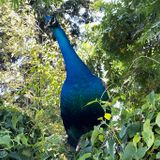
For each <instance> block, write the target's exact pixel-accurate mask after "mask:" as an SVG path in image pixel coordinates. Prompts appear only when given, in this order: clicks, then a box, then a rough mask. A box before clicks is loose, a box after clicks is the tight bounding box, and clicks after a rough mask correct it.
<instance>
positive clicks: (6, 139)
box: [0, 135, 11, 148]
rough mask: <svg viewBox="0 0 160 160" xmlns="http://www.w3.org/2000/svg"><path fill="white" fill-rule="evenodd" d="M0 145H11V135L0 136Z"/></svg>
mask: <svg viewBox="0 0 160 160" xmlns="http://www.w3.org/2000/svg"><path fill="white" fill-rule="evenodd" d="M0 145H3V146H5V147H8V148H9V147H11V137H10V136H9V135H4V136H0Z"/></svg>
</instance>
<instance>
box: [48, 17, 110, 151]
mask: <svg viewBox="0 0 160 160" xmlns="http://www.w3.org/2000/svg"><path fill="white" fill-rule="evenodd" d="M46 21H47V23H48V24H49V27H50V28H51V30H52V32H53V35H54V36H55V38H56V40H57V41H58V44H59V46H60V49H61V52H62V54H63V58H64V62H65V66H66V73H67V77H66V80H65V82H64V84H63V87H62V91H61V116H62V119H63V123H64V127H65V130H66V132H67V134H68V142H69V144H70V145H71V146H73V147H74V148H75V147H76V146H77V143H78V141H79V139H80V137H81V135H83V134H84V133H86V132H88V131H90V130H92V129H93V126H94V125H97V124H99V120H98V118H99V117H103V116H104V110H103V109H102V108H101V106H100V105H99V104H98V103H92V104H90V105H88V106H85V105H86V104H87V103H89V102H91V101H94V100H95V99H102V100H108V95H107V93H106V92H105V87H104V85H103V83H102V81H101V80H100V79H99V78H98V77H96V76H95V75H93V74H92V73H91V71H90V70H89V69H88V67H87V66H86V65H85V64H84V63H83V62H82V60H81V59H80V58H79V57H78V55H77V54H76V52H75V51H74V49H73V47H72V46H71V44H70V42H69V40H68V38H67V36H66V34H65V33H64V31H63V29H62V28H61V27H60V25H59V24H58V22H57V21H56V19H55V18H54V17H52V16H51V17H50V16H47V17H46ZM102 95H103V96H102Z"/></svg>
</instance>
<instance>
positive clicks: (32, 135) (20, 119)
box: [0, 106, 42, 160]
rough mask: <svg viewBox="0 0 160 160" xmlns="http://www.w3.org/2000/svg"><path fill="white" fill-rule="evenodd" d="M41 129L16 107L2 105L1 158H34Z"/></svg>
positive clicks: (0, 121)
mask: <svg viewBox="0 0 160 160" xmlns="http://www.w3.org/2000/svg"><path fill="white" fill-rule="evenodd" d="M41 136H42V135H41V131H40V129H39V127H38V126H36V124H35V123H34V122H33V121H32V119H31V118H30V117H29V116H27V115H26V114H25V113H22V112H20V111H19V110H18V109H16V108H15V107H9V106H7V107H3V106H0V149H1V151H0V159H4V160H6V159H17V160H21V159H23V160H25V159H34V157H35V153H36V147H35V146H34V145H35V144H36V143H37V142H38V141H39V138H40V137H41Z"/></svg>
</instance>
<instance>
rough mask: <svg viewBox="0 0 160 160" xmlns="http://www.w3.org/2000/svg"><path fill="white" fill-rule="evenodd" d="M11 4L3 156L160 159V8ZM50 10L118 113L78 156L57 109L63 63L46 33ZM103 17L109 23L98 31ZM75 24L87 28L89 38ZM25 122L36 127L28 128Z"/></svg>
mask: <svg viewBox="0 0 160 160" xmlns="http://www.w3.org/2000/svg"><path fill="white" fill-rule="evenodd" d="M1 2H2V0H1ZM3 2H5V1H3ZM11 2H13V3H15V5H14V6H15V8H16V10H13V9H12V8H11V7H10V5H9V4H7V3H3V5H1V7H0V18H1V21H0V77H1V78H0V94H1V97H0V104H1V112H0V117H3V118H2V119H1V121H0V126H1V130H0V133H1V134H0V139H1V141H0V147H1V150H0V156H1V157H5V158H6V159H7V156H10V155H11V153H12V152H14V151H15V148H18V150H16V151H15V152H16V155H18V156H19V157H21V156H23V159H24V157H26V156H30V157H29V158H28V159H33V158H31V156H34V158H37V159H42V160H44V159H46V160H47V159H57V160H58V159H62V160H65V159H67V158H66V157H68V159H71V157H72V159H78V160H85V159H93V160H103V159H104V160H119V159H120V160H125V159H126V160H129V159H133V160H141V159H144V160H145V159H146V160H148V159H149V160H152V159H160V152H159V151H160V54H159V49H160V45H159V44H160V43H159V41H160V12H159V7H160V6H159V4H160V3H159V0H151V1H148V0H145V1H137V0H121V1H117V2H110V3H105V2H104V1H102V0H96V1H92V2H90V1H85V2H84V1H77V0H75V1H72V0H68V1H65V2H63V1H61V0H54V1H48V0H47V1H29V2H30V3H28V4H24V3H23V1H11ZM17 2H18V3H17ZM32 2H33V3H32ZM47 3H48V4H47ZM49 3H50V4H51V3H53V5H54V7H55V9H53V10H51V12H53V11H54V12H56V13H57V15H58V16H59V18H60V21H61V23H62V25H63V27H64V28H65V30H66V31H67V33H68V34H69V36H70V38H71V39H72V41H74V43H77V44H78V50H77V51H78V53H79V55H80V56H81V57H82V59H83V60H84V61H86V62H87V64H88V66H89V67H90V69H91V70H92V71H93V72H94V73H95V74H97V75H99V76H100V77H102V79H103V80H104V81H105V82H107V85H108V86H107V89H108V90H109V92H110V98H111V101H110V102H107V103H104V102H102V103H101V104H102V107H103V108H104V109H105V107H108V106H112V120H111V123H110V124H109V125H108V126H106V123H105V121H103V120H102V121H101V125H99V126H96V127H95V128H94V130H93V132H90V133H87V134H86V135H84V136H83V137H82V139H81V142H80V149H79V151H78V152H76V153H74V152H72V151H70V150H69V148H68V147H66V146H67V145H66V144H65V143H64V140H65V133H64V129H63V125H62V122H61V119H60V113H59V107H58V106H59V93H60V89H61V84H62V82H63V80H64V77H65V71H64V65H63V64H62V57H61V55H60V54H59V53H58V52H59V50H58V46H57V44H56V43H55V42H54V41H52V40H51V38H50V37H48V36H47V35H46V34H45V32H46V31H45V30H44V27H43V25H42V24H43V20H42V18H43V16H44V15H45V14H46V12H47V11H48V10H50V6H49V5H50V4H49ZM44 4H45V5H44ZM18 6H19V8H18ZM44 6H45V7H44ZM81 7H84V9H85V12H84V13H83V14H80V8H81ZM99 13H101V15H103V16H102V19H101V20H100V19H99V21H98V23H95V22H94V18H95V19H96V18H97V17H98V14H99ZM66 15H67V16H66ZM67 17H69V18H67ZM71 17H73V19H72V18H71ZM64 19H65V20H64ZM74 20H76V21H75V22H73V21H74ZM96 20H97V19H96ZM67 24H70V26H71V28H72V29H74V30H71V31H70V32H69V31H68V28H69V26H68V25H67ZM73 24H76V25H77V26H78V25H79V24H86V25H85V32H83V33H82V32H79V28H78V27H76V26H75V25H73ZM83 26H84V25H83ZM80 27H81V26H80ZM75 37H79V38H80V40H78V39H76V38H75ZM75 39H76V40H75ZM88 51H90V52H88ZM2 106H3V107H2ZM8 106H10V107H8ZM14 106H16V107H14ZM86 107H87V106H86ZM2 109H3V112H2ZM4 109H5V110H4ZM22 111H23V113H22ZM11 113H12V114H11ZM4 115H6V116H4ZM104 116H105V115H104ZM4 117H6V118H4ZM17 117H20V118H17ZM104 118H105V117H104ZM104 118H103V119H104ZM4 119H5V120H4ZM26 121H27V122H28V123H27V124H28V125H31V127H29V128H28V126H26V128H25V127H24V126H25V125H26V123H25V122H26ZM8 124H10V126H7V125H8ZM15 128H16V129H15ZM22 128H24V129H22ZM106 128H107V129H106ZM36 129H40V132H37V130H36ZM32 132H34V133H36V134H34V135H33V136H31V135H30V134H29V133H32ZM17 137H18V138H17ZM24 137H25V138H24ZM26 139H27V140H26ZM65 141H66V140H65ZM18 142H19V143H18ZM22 150H24V152H23V151H22ZM21 151H22V152H21ZM15 152H14V153H15ZM23 153H24V154H23ZM22 154H23V155H22ZM12 155H13V154H12ZM73 157H74V158H73ZM17 159H18V158H17ZM26 159H27V158H26Z"/></svg>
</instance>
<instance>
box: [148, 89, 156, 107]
mask: <svg viewBox="0 0 160 160" xmlns="http://www.w3.org/2000/svg"><path fill="white" fill-rule="evenodd" d="M148 100H149V102H150V103H151V104H152V105H153V106H155V93H154V91H152V92H151V93H150V94H149V95H148Z"/></svg>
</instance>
